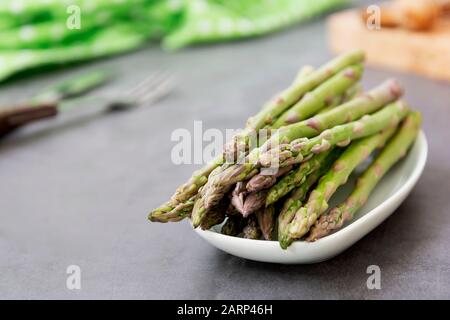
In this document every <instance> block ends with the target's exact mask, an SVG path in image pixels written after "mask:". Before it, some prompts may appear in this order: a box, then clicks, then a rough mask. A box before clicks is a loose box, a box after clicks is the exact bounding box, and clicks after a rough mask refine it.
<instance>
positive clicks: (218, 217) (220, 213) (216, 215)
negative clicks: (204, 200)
mask: <svg viewBox="0 0 450 320" xmlns="http://www.w3.org/2000/svg"><path fill="white" fill-rule="evenodd" d="M225 211H226V203H223V204H222V205H219V206H217V207H215V208H213V209H212V210H210V211H209V212H208V215H207V216H206V217H205V219H203V220H202V223H201V224H200V228H202V229H203V230H209V229H211V228H212V227H213V226H215V225H216V224H220V223H222V222H223V221H224V220H225Z"/></svg>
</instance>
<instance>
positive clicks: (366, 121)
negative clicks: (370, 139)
mask: <svg viewBox="0 0 450 320" xmlns="http://www.w3.org/2000/svg"><path fill="white" fill-rule="evenodd" d="M407 111H408V107H407V106H406V104H405V103H404V102H402V101H397V102H395V103H392V104H390V105H388V106H386V107H385V108H383V109H382V110H380V111H378V112H376V113H374V114H372V115H365V116H364V117H362V119H361V120H358V121H353V122H350V123H347V124H345V125H340V126H336V127H333V128H332V129H327V130H325V131H323V132H322V133H321V134H320V135H319V136H317V137H314V138H311V139H307V138H301V139H298V140H294V141H292V142H291V143H290V144H285V145H281V146H280V147H278V148H273V149H270V150H269V151H268V152H266V153H264V154H262V155H261V156H260V157H259V160H258V163H255V162H250V163H246V164H241V165H240V166H238V167H237V171H232V172H231V173H230V172H227V171H228V170H229V169H230V168H228V169H227V170H226V171H224V172H222V173H221V174H220V176H218V177H215V178H214V179H213V182H212V183H211V184H209V183H208V184H207V185H205V186H204V188H205V189H206V192H205V193H203V194H202V196H201V197H200V198H199V199H197V201H196V204H195V205H194V208H193V211H192V218H193V221H197V223H195V222H194V227H196V226H198V225H199V224H200V221H201V219H202V217H203V216H204V215H205V213H206V212H207V210H208V209H209V208H211V207H213V206H214V205H216V204H217V203H218V202H219V201H220V199H222V197H223V195H224V194H225V193H226V192H227V191H228V190H229V189H230V188H231V186H232V185H233V184H234V183H237V182H239V181H242V180H245V179H247V178H249V177H248V175H249V174H252V175H255V174H256V173H257V171H258V164H260V165H262V166H263V167H273V165H274V164H275V165H279V166H281V167H283V166H287V165H292V164H295V163H300V162H302V161H304V160H305V159H308V158H307V157H309V156H312V155H313V154H317V153H321V152H325V151H327V150H329V149H330V148H332V147H334V146H344V145H348V144H349V143H350V142H351V141H352V140H355V139H360V138H364V137H367V136H370V135H373V134H375V133H377V132H379V131H382V130H383V129H385V128H388V127H392V126H395V125H397V124H398V123H399V122H400V121H401V120H402V119H403V118H404V117H405V116H406V113H407ZM330 112H331V111H330ZM231 168H233V167H231ZM249 170H250V171H249ZM197 203H199V205H197Z"/></svg>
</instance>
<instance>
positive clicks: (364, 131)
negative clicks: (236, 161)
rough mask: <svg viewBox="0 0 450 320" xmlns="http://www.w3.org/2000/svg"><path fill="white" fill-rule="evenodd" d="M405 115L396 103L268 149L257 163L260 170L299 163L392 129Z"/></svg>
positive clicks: (399, 102)
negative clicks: (316, 133) (260, 167)
mask: <svg viewBox="0 0 450 320" xmlns="http://www.w3.org/2000/svg"><path fill="white" fill-rule="evenodd" d="M407 112H408V107H407V105H406V103H405V102H403V101H397V102H395V103H392V104H390V105H388V106H386V107H385V108H383V109H381V110H380V111H378V112H376V113H374V114H372V115H365V116H364V117H362V118H361V119H360V120H358V121H353V122H349V123H347V124H344V125H339V126H335V127H333V128H331V129H327V130H325V131H323V132H322V133H321V134H320V135H319V136H317V137H314V138H311V139H308V138H300V139H297V140H294V141H292V142H291V143H290V144H284V145H280V146H279V147H278V148H274V149H271V150H269V151H268V152H266V153H264V154H262V155H261V156H260V158H259V163H260V164H261V165H262V166H263V167H271V166H272V165H273V164H274V163H278V164H279V165H280V166H281V167H283V166H286V165H292V164H295V163H300V162H302V161H304V159H306V157H307V156H310V155H311V154H318V153H321V152H325V151H327V150H329V149H330V148H332V147H333V146H345V145H348V144H349V143H350V142H351V141H352V140H355V139H360V138H364V137H367V136H370V135H373V134H375V133H377V132H379V131H381V130H383V129H385V128H387V127H392V126H395V125H397V124H398V123H399V122H400V121H401V120H402V119H403V118H404V117H405V116H406V114H407Z"/></svg>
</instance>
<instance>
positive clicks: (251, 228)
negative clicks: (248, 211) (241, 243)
mask: <svg viewBox="0 0 450 320" xmlns="http://www.w3.org/2000/svg"><path fill="white" fill-rule="evenodd" d="M242 231H243V233H244V238H245V239H254V240H258V239H259V238H261V229H259V226H258V221H257V220H256V217H255V215H251V216H250V217H248V219H247V225H246V226H245V227H244V230H242Z"/></svg>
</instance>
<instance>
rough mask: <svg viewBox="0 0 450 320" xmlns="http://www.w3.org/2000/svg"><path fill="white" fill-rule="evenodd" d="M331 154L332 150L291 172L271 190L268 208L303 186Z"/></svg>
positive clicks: (316, 156)
mask: <svg viewBox="0 0 450 320" xmlns="http://www.w3.org/2000/svg"><path fill="white" fill-rule="evenodd" d="M330 152H331V150H330V151H327V152H322V153H320V154H317V155H315V156H313V157H312V158H311V159H310V160H308V161H305V162H303V163H302V164H301V165H300V166H298V167H297V168H296V169H294V170H291V171H290V172H289V173H288V174H287V175H285V176H284V177H283V178H281V179H280V181H278V182H277V183H276V184H275V185H274V186H273V187H272V188H270V190H269V193H268V194H267V198H266V206H269V205H271V204H273V203H275V202H276V201H278V199H281V198H282V197H283V196H285V195H286V194H288V193H289V192H290V191H291V190H292V189H294V188H295V187H298V186H299V185H301V184H302V183H303V182H304V181H305V178H306V177H307V176H308V175H309V174H311V173H312V172H314V171H316V170H318V169H319V168H320V166H321V164H322V162H323V161H324V160H325V159H326V158H327V157H328V155H329V154H330Z"/></svg>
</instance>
